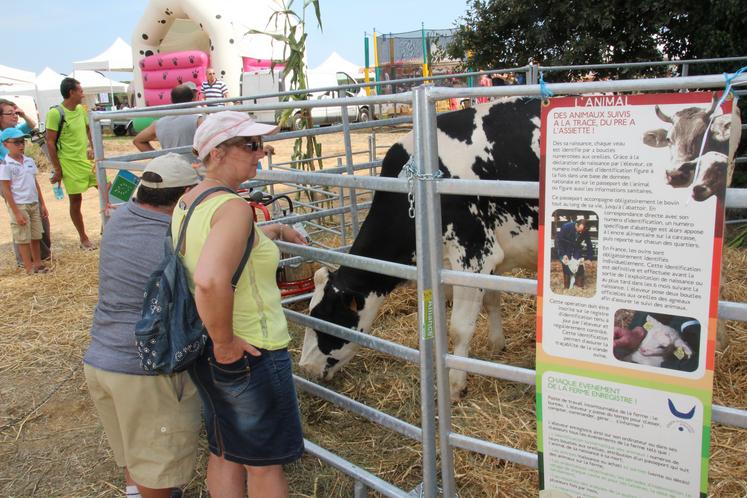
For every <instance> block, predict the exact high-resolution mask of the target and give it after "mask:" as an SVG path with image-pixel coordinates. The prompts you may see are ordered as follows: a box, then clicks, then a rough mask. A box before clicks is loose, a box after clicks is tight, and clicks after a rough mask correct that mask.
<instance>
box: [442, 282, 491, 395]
mask: <svg viewBox="0 0 747 498" xmlns="http://www.w3.org/2000/svg"><path fill="white" fill-rule="evenodd" d="M484 292H485V291H483V290H482V289H474V288H471V287H460V286H454V306H453V308H452V310H451V328H450V331H451V336H452V339H453V341H454V354H455V355H457V356H468V355H469V343H470V341H471V340H472V336H473V335H474V333H475V324H476V323H477V315H478V314H479V313H480V308H482V298H483V294H484ZM449 386H450V389H451V399H452V401H459V400H460V399H461V398H462V396H463V395H464V394H465V393H466V391H467V372H463V371H462V370H451V371H450V372H449Z"/></svg>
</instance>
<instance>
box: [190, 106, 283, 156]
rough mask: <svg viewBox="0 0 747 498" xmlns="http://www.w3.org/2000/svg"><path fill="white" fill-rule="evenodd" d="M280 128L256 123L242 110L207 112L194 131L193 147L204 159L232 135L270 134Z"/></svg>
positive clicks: (252, 135) (253, 135) (232, 136)
mask: <svg viewBox="0 0 747 498" xmlns="http://www.w3.org/2000/svg"><path fill="white" fill-rule="evenodd" d="M279 129H280V127H279V126H276V125H268V124H263V123H257V122H256V121H255V120H254V118H253V117H251V116H249V115H248V114H245V113H243V112H237V111H221V112H216V113H215V114H209V115H208V117H206V118H205V120H204V121H203V122H202V124H201V125H200V126H199V127H198V128H197V132H195V140H194V142H195V143H194V148H195V150H196V151H197V157H199V158H200V160H204V159H205V158H206V157H207V156H208V154H210V151H211V150H213V149H214V148H216V147H217V146H218V145H220V144H222V143H223V142H225V141H226V140H228V139H231V138H234V137H258V136H261V135H272V134H273V133H277V132H278V130H279Z"/></svg>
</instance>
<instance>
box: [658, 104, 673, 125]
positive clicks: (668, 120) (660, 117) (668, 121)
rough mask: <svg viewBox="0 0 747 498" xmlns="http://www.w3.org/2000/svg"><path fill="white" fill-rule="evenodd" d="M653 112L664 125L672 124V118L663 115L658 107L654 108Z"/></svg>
mask: <svg viewBox="0 0 747 498" xmlns="http://www.w3.org/2000/svg"><path fill="white" fill-rule="evenodd" d="M654 110H655V111H656V115H657V116H658V117H659V119H661V120H662V121H664V122H665V123H672V118H670V117H669V116H667V115H666V114H664V113H663V112H662V110H661V108H660V107H659V106H658V105H657V106H656V107H654Z"/></svg>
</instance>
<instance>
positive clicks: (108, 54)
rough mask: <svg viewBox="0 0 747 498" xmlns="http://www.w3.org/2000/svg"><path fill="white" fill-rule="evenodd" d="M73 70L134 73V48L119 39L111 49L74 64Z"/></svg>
mask: <svg viewBox="0 0 747 498" xmlns="http://www.w3.org/2000/svg"><path fill="white" fill-rule="evenodd" d="M73 68H74V69H75V70H76V71H77V70H80V69H83V70H90V71H126V72H129V71H132V48H131V47H130V45H129V44H128V43H127V42H126V41H124V40H123V39H122V38H117V39H116V40H114V43H112V44H111V46H110V47H109V48H107V49H106V50H104V51H103V52H101V53H100V54H99V55H97V56H95V57H91V58H90V59H86V60H82V61H77V62H73Z"/></svg>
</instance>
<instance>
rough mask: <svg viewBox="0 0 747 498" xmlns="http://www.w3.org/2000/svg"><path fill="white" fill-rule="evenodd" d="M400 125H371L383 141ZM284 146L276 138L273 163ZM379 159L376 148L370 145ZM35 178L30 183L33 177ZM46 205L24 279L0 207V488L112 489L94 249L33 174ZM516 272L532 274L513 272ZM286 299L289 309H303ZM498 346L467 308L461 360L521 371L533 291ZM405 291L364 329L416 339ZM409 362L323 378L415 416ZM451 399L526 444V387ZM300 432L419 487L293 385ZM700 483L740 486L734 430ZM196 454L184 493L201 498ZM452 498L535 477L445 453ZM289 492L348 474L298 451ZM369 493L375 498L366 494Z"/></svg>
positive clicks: (353, 424)
mask: <svg viewBox="0 0 747 498" xmlns="http://www.w3.org/2000/svg"><path fill="white" fill-rule="evenodd" d="M401 133H402V130H396V131H392V132H384V133H379V134H377V141H378V143H379V144H380V145H385V144H390V143H392V142H393V141H394V140H396V137H397V136H399V135H400V134H401ZM367 137H368V135H364V134H354V136H353V147H354V149H355V150H366V149H367V143H368V142H367ZM105 143H106V149H107V151H108V153H109V154H111V153H113V152H126V151H131V146H130V145H129V143H128V141H126V140H122V139H111V138H108V139H107V140H106V141H105ZM322 143H323V144H324V153H325V154H329V153H332V152H334V151H342V150H343V142H342V137H341V136H340V135H327V136H323V137H322ZM290 147H291V144H282V143H278V144H276V149H277V157H276V161H277V160H282V159H283V158H287V157H288V154H289V150H290ZM381 153H382V154H383V151H382V152H381ZM40 180H43V179H42V178H40ZM40 183H41V184H42V188H43V189H44V195H45V198H46V199H47V202H48V206H49V208H50V216H51V221H52V241H53V250H54V261H53V264H52V266H53V271H52V272H50V273H48V274H39V275H33V276H26V275H24V274H23V273H22V272H21V271H19V270H18V269H17V268H16V266H15V262H14V260H13V257H12V254H11V248H10V234H9V230H8V218H7V213H6V212H5V210H0V303H2V312H3V319H2V320H1V321H0V351H1V353H0V378H1V379H2V382H1V383H0V496H13V497H28V496H41V497H46V496H70V497H72V496H75V497H78V496H85V497H101V498H103V497H119V496H122V492H121V491H120V490H121V489H122V487H123V482H122V476H121V474H120V472H119V471H118V470H117V469H116V467H115V465H114V462H113V460H112V456H111V452H110V450H109V447H108V444H107V441H106V438H105V436H104V434H103V431H102V428H101V425H100V423H99V421H98V418H97V416H96V414H95V411H94V409H93V405H92V403H91V401H90V399H89V397H88V393H87V391H86V386H85V381H84V378H83V374H82V369H81V368H80V366H81V358H82V356H83V353H84V351H85V349H86V347H87V345H88V329H89V327H90V324H91V317H92V312H93V308H94V306H95V303H96V298H97V284H98V254H97V252H83V251H81V250H79V249H78V243H77V239H76V237H75V232H74V229H73V227H72V224H71V223H70V220H69V218H68V216H67V202H65V201H56V200H55V199H54V197H53V196H52V192H51V188H50V187H49V184H48V182H46V181H40ZM84 208H85V221H86V224H87V227H88V228H89V232H90V235H91V236H92V239H93V240H94V241H95V242H98V240H99V238H100V237H99V235H98V233H99V227H100V223H99V209H98V199H97V194H96V191H94V190H91V191H89V192H88V193H87V194H86V195H85V196H84ZM746 272H747V252H745V251H743V250H727V251H725V257H724V271H723V282H724V285H723V295H722V298H723V299H728V300H736V301H742V302H745V301H747V282H746V281H745V274H746ZM515 276H521V277H525V278H529V277H532V275H531V274H529V273H526V272H516V273H515ZM302 307H303V306H302V305H298V309H302ZM502 311H503V315H504V328H505V330H506V337H507V347H506V349H505V350H504V351H502V352H494V351H492V350H491V349H490V346H489V344H488V341H487V337H486V333H485V327H486V320H485V317H482V316H481V317H480V319H479V322H478V332H477V334H476V337H475V339H474V341H473V348H472V354H473V356H475V357H477V358H481V359H486V360H490V361H498V362H505V363H509V364H512V365H517V366H521V367H526V368H533V366H534V356H535V350H534V348H535V335H534V330H535V329H534V326H535V302H534V297H533V296H526V295H513V294H511V295H508V296H506V297H505V298H504V300H503V304H502ZM416 324H417V296H416V293H415V291H414V290H412V289H400V290H397V291H396V292H395V294H394V295H393V296H392V297H391V298H390V299H389V300H388V301H387V303H386V304H385V306H384V307H383V308H382V310H381V312H380V316H379V318H378V319H377V320H376V322H375V323H374V330H373V333H374V334H376V335H377V336H380V337H384V338H387V339H389V340H392V341H396V342H398V343H401V344H404V345H406V346H409V347H417V332H416V330H417V328H416ZM726 328H727V331H728V333H729V335H730V336H731V342H730V343H729V345H728V347H727V348H726V349H725V350H724V351H723V352H720V353H718V354H717V359H716V382H715V390H714V402H715V403H718V404H723V405H729V406H733V407H737V408H741V409H745V408H747V361H745V358H747V327H745V324H742V323H737V322H726ZM292 334H293V342H292V344H291V349H292V352H293V354H294V356H295V358H296V359H297V358H298V355H299V354H300V349H301V344H302V339H303V330H301V329H300V328H299V327H298V326H296V325H292ZM417 381H418V368H417V367H416V366H415V365H410V364H405V363H403V362H400V361H397V360H393V359H391V358H389V357H386V356H385V355H382V354H379V353H377V352H374V351H365V352H364V353H362V354H360V355H359V356H357V357H356V358H355V359H354V360H353V361H352V362H351V363H350V365H348V366H347V367H346V368H345V369H343V370H342V372H341V373H340V374H338V376H337V377H336V378H335V379H334V380H333V381H331V382H328V383H326V385H327V387H330V388H333V389H335V390H336V391H338V392H341V393H343V394H345V395H347V396H349V397H351V398H353V399H355V400H358V401H360V402H363V403H366V404H367V405H369V406H372V407H375V408H377V409H380V410H383V411H385V412H386V413H389V414H390V415H393V416H397V417H399V418H402V419H404V420H406V421H407V422H410V423H412V424H416V425H419V423H420V420H419V418H420V417H419V389H418V384H417ZM468 382H469V383H468V389H469V392H468V394H467V396H466V398H465V399H464V401H462V402H460V403H457V404H455V405H454V406H453V408H452V417H453V418H452V420H453V424H454V428H455V430H456V431H458V432H460V433H463V434H466V435H469V436H474V437H481V438H484V439H487V440H490V441H493V442H496V443H500V444H506V445H510V446H513V447H517V448H521V449H523V450H527V451H536V432H535V431H536V427H535V413H534V395H535V393H534V388H533V387H532V386H526V385H522V384H516V383H510V382H503V381H497V380H493V379H488V378H482V377H476V376H470V378H469V381H468ZM300 399H301V404H302V405H301V409H302V413H303V422H304V430H305V433H306V437H307V438H308V439H309V440H311V441H313V442H315V443H317V444H319V445H321V446H323V447H325V448H327V449H329V450H332V451H334V452H335V453H338V454H340V455H342V456H343V457H345V458H346V459H348V460H350V461H352V462H353V463H355V464H357V465H359V466H361V467H364V468H366V469H368V470H369V471H371V472H374V473H375V474H376V475H378V476H380V477H382V478H384V479H386V480H388V481H390V482H393V483H394V484H396V485H397V486H399V487H401V488H403V489H412V488H414V487H415V486H416V485H417V484H418V483H419V482H420V475H421V468H420V461H421V458H420V447H419V445H418V444H416V443H414V442H413V441H411V440H409V439H407V438H405V437H402V436H399V435H397V434H394V433H392V432H390V431H388V430H385V429H382V428H380V427H378V426H376V425H374V424H372V423H370V422H368V421H365V420H362V419H360V418H358V417H356V416H353V415H351V414H350V413H348V412H346V411H344V410H342V409H340V408H337V407H335V406H333V405H330V404H329V403H327V402H324V401H321V400H319V399H315V398H312V397H311V396H308V395H306V394H303V393H301V394H300ZM711 455H712V456H711V465H710V492H711V494H712V495H713V496H715V497H722V498H727V497H738V496H744V495H745V494H747V430H743V429H734V428H726V427H723V426H719V425H714V427H713V433H712V441H711ZM205 458H206V451H205V449H204V448H203V449H202V451H201V453H200V461H199V462H198V465H197V474H196V476H195V478H194V479H193V481H192V482H190V483H189V484H188V486H187V490H186V493H185V496H187V497H204V496H207V491H206V487H205V483H204V465H205ZM455 461H456V466H457V469H456V470H457V483H458V487H459V494H460V496H461V497H494V496H495V497H511V498H513V497H530V496H536V495H537V491H536V490H537V483H538V476H537V472H536V471H533V470H531V469H527V468H524V467H521V466H518V465H515V464H512V463H507V462H505V461H500V460H496V459H494V458H490V457H484V456H481V455H478V454H473V453H467V452H463V451H456V454H455ZM288 472H289V476H290V483H291V495H292V496H294V497H350V496H353V482H352V481H351V480H350V479H349V478H347V477H346V476H345V475H343V474H341V473H339V472H337V471H335V470H333V469H332V468H331V467H329V466H326V465H323V464H321V463H320V462H319V461H317V460H316V459H315V458H312V457H310V456H308V455H307V456H304V458H303V459H302V460H300V461H299V462H298V463H296V464H294V465H292V466H290V467H289V469H288ZM372 496H377V494H375V493H372Z"/></svg>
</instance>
